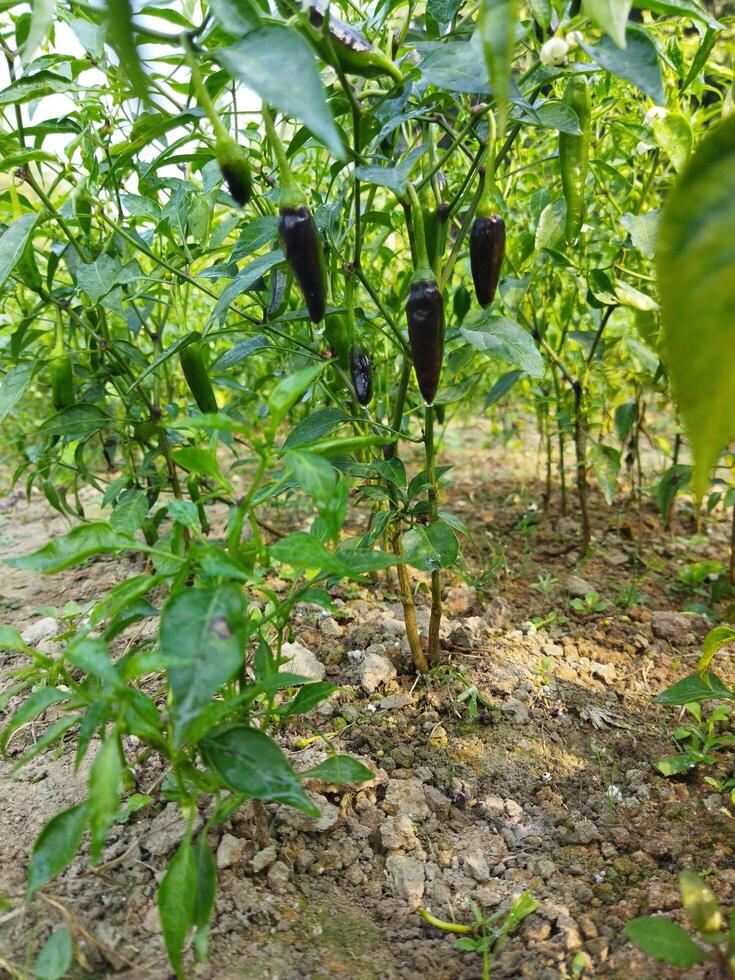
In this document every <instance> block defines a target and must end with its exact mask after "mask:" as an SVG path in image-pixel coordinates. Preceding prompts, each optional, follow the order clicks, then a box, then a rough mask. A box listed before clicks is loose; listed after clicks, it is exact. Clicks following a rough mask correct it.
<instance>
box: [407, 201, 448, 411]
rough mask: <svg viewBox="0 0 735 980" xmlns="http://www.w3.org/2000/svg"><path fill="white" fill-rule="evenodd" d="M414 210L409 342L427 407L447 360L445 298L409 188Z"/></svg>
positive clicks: (408, 312) (420, 388) (419, 212)
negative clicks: (435, 273) (445, 358)
mask: <svg viewBox="0 0 735 980" xmlns="http://www.w3.org/2000/svg"><path fill="white" fill-rule="evenodd" d="M409 194H410V195H411V201H412V207H413V212H412V216H413V228H414V243H415V253H416V254H415V261H416V265H415V269H414V273H413V276H412V277H411V289H410V292H409V295H408V301H407V302H406V319H407V321H408V339H409V343H410V346H411V357H412V359H413V366H414V370H415V372H416V380H417V382H418V385H419V390H420V391H421V394H422V395H423V398H424V401H425V402H426V404H427V405H431V404H432V403H433V401H434V395H436V391H437V388H438V387H439V377H440V375H441V369H442V358H443V356H444V298H443V296H442V294H441V290H440V289H439V286H438V284H437V281H436V276H435V275H434V271H433V269H432V268H431V266H430V265H429V257H428V255H427V253H426V241H425V239H424V222H423V218H422V215H421V205H420V202H419V199H418V195H417V194H416V191H415V190H414V188H413V187H412V186H411V185H410V184H409Z"/></svg>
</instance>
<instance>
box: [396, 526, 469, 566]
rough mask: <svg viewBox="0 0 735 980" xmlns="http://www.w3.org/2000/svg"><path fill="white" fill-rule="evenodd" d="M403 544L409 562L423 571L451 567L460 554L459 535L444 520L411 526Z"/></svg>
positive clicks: (406, 559) (405, 556) (404, 536)
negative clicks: (423, 525)
mask: <svg viewBox="0 0 735 980" xmlns="http://www.w3.org/2000/svg"><path fill="white" fill-rule="evenodd" d="M401 544H402V546H403V554H404V558H405V561H406V562H407V564H409V565H412V566H413V567H414V568H419V569H420V570H421V571H422V572H435V571H437V570H438V569H440V568H449V567H450V566H451V565H453V564H454V563H455V561H456V560H457V556H458V554H459V545H458V543H457V536H456V535H455V533H454V531H453V530H452V528H451V527H449V525H448V524H445V523H444V521H434V523H433V524H429V526H428V527H422V526H421V525H418V526H417V527H413V528H411V530H410V531H407V532H406V533H405V534H404V535H403V538H402V541H401Z"/></svg>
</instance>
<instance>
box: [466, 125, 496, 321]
mask: <svg viewBox="0 0 735 980" xmlns="http://www.w3.org/2000/svg"><path fill="white" fill-rule="evenodd" d="M494 155H495V118H494V116H493V114H492V113H489V114H488V141H487V151H486V153H485V167H484V169H483V171H482V177H481V179H482V182H483V188H482V197H481V198H480V203H479V205H478V206H477V216H476V217H475V220H474V221H473V222H472V228H471V229H470V268H471V269H472V282H473V283H474V286H475V296H476V297H477V302H478V303H479V304H480V306H482V307H483V309H484V308H485V307H487V306H489V305H490V304H491V303H492V301H493V297H494V296H495V290H496V289H497V288H498V283H499V281H500V272H501V269H502V267H503V258H504V257H505V222H504V221H503V218H502V217H501V215H499V214H495V213H494V212H495V210H496V208H495V202H494V199H493V193H492V190H493V186H494V178H495V158H494Z"/></svg>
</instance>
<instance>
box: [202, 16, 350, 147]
mask: <svg viewBox="0 0 735 980" xmlns="http://www.w3.org/2000/svg"><path fill="white" fill-rule="evenodd" d="M217 60H218V61H219V63H220V64H221V65H222V67H223V68H225V69H226V70H227V71H228V72H229V73H230V75H232V77H233V78H237V79H239V80H240V81H241V82H244V83H245V85H247V86H248V88H250V89H252V90H253V91H254V92H255V93H257V94H258V95H259V96H260V98H261V99H262V100H263V101H264V102H267V103H268V104H269V105H272V106H275V107H276V109H279V110H280V111H281V112H283V113H285V114H286V115H289V116H293V117H294V118H296V119H299V120H301V122H303V123H304V125H305V126H306V127H307V129H310V130H311V131H312V133H313V134H314V135H315V136H316V137H317V138H318V139H320V140H321V141H322V142H323V143H324V145H325V146H326V147H327V149H328V150H329V151H330V153H331V154H332V155H333V156H335V157H337V158H338V159H340V160H342V159H344V146H343V144H342V139H341V138H340V134H339V130H338V129H337V127H336V126H335V124H334V120H333V119H332V113H331V111H330V109H329V106H328V104H327V100H326V97H325V94H324V88H323V86H322V82H321V78H320V76H319V70H318V68H317V64H316V59H315V57H314V54H313V53H312V50H311V48H310V47H309V45H308V44H307V42H306V41H304V40H303V39H302V38H301V37H300V36H299V35H298V34H297V33H296V32H295V31H293V30H289V29H288V28H286V27H281V26H279V25H277V24H270V25H267V26H265V27H261V28H260V29H259V30H257V31H253V32H252V33H251V34H248V36H247V37H244V38H243V39H242V40H240V41H237V42H236V43H235V44H233V45H231V46H230V47H229V48H220V49H219V50H218V51H217Z"/></svg>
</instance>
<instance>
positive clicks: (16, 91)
mask: <svg viewBox="0 0 735 980" xmlns="http://www.w3.org/2000/svg"><path fill="white" fill-rule="evenodd" d="M76 91H77V86H76V85H73V84H72V83H71V82H70V81H69V79H68V78H66V77H65V76H64V75H56V74H54V73H53V72H50V71H37V72H34V73H33V74H32V75H27V76H25V77H24V78H19V79H17V80H16V81H14V82H12V83H11V84H10V85H8V86H7V88H4V89H3V90H2V91H0V106H6V105H22V104H23V103H24V102H33V101H35V100H36V99H42V98H43V97H44V96H46V95H53V94H54V93H59V92H63V93H64V94H65V95H72V93H74V92H76ZM26 217H31V216H30V215H27V216H26ZM32 217H33V219H34V221H35V218H36V215H33V216H32ZM22 220H23V218H19V219H18V221H22ZM16 224H17V222H16ZM0 255H2V251H1V250H0ZM0 268H2V266H0ZM1 281H2V277H1V276H0V282H1Z"/></svg>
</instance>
